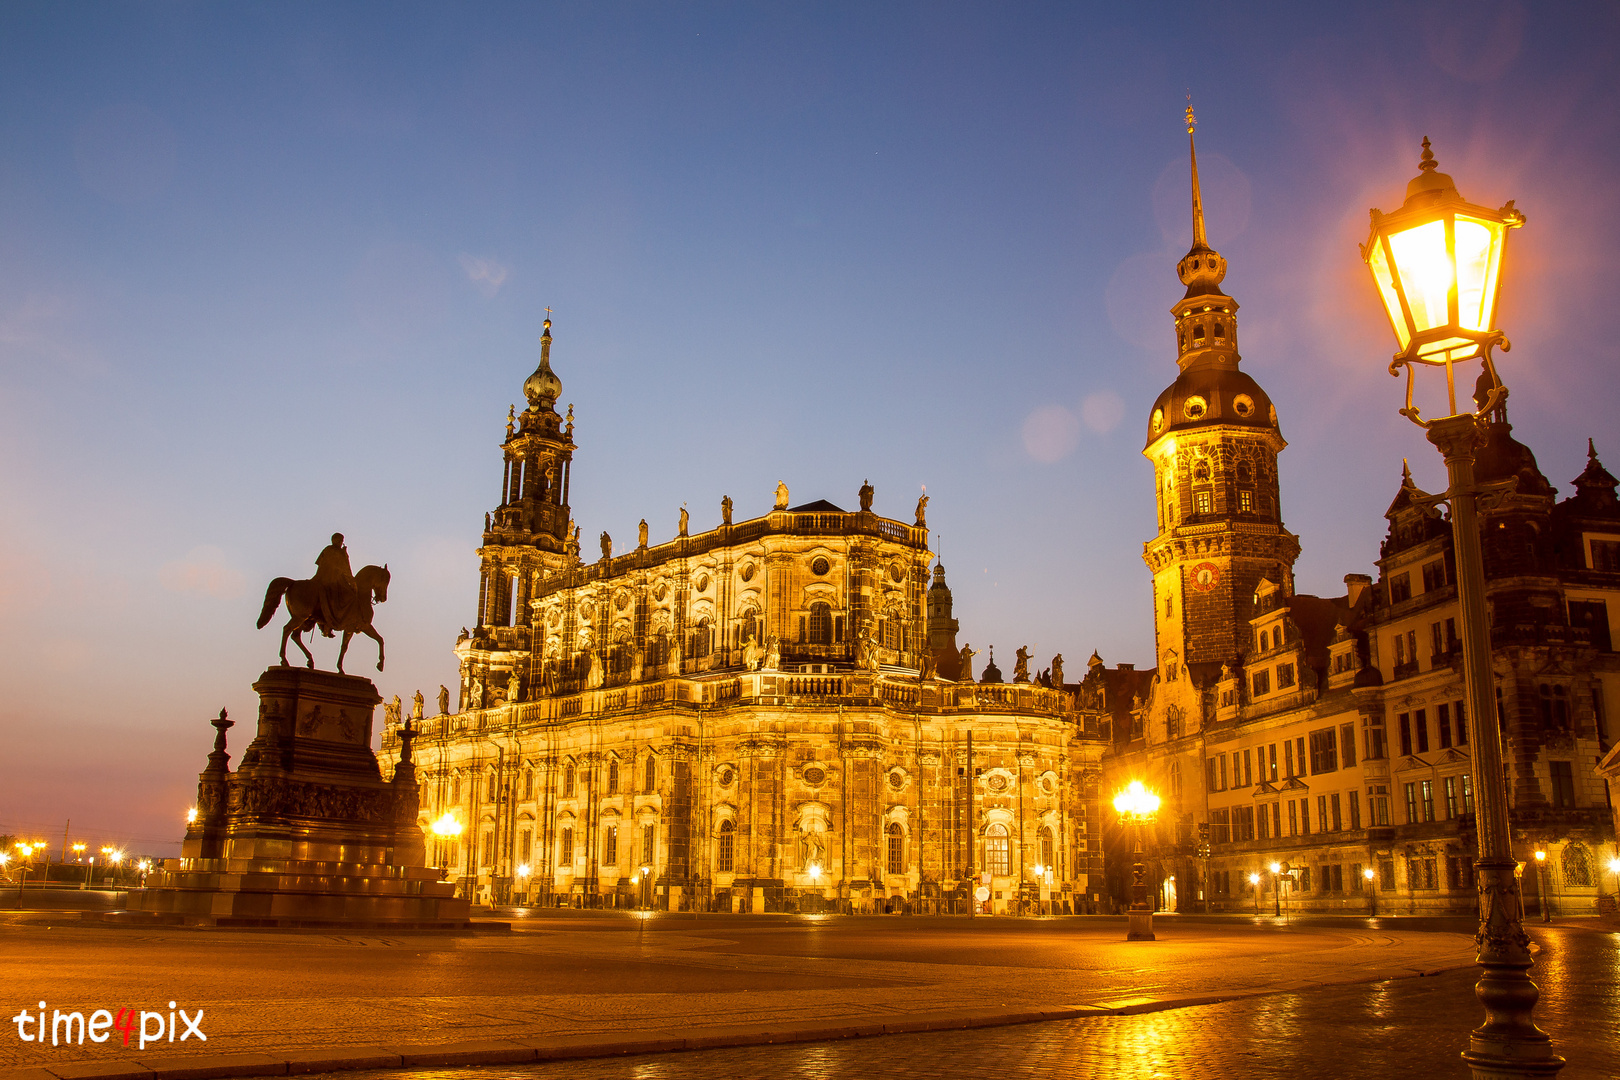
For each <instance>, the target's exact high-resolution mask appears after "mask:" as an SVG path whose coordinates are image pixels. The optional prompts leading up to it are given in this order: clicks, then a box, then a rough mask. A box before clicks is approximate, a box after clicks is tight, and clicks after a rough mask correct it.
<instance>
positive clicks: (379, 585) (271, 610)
mask: <svg viewBox="0 0 1620 1080" xmlns="http://www.w3.org/2000/svg"><path fill="white" fill-rule="evenodd" d="M388 578H389V574H388V567H387V566H362V567H361V568H360V572H359V573H357V574H355V575H354V602H353V603H352V604H350V605H349V610H348V611H347V612H345V613H344V614H343V615H342V616H341V617H340V618H338V620H337V621H338V623H339V625H337V626H327V625H326V624H325V623H320V624H319V625H320V627H321V629H322V630H327V631H332V630H341V631H343V647H342V648H341V649H339V650H338V662H337V669H338V674H340V675H341V674H343V657H344V654H346V653H347V652H348V651H349V639H350V638H352V637H354V635H355V634H364V635H366V636H367V637H368V638H371V639H372V640H373V641H375V642H376V643H377V670H378V671H381V670H382V669H383V639H382V635H380V634H378V633H377V631H376V630H375V629H374V628H373V627H372V625H371V607H372V602H373V601H375V602H376V603H379V604H380V603H382V602H384V601H385V600H387V599H388ZM283 596H285V597H286V598H287V615H288V619H287V625H286V626H283V627H282V628H281V666H282V667H290V666H291V665H290V664H288V663H287V639H288V638H289V637H290V638H292V640H293V644H295V645H297V646H298V648H299V649H301V650H302V651H303V653H304V657H305V658H306V660H307V661H308V663H307V664H306V665H305V666H306V667H311V668H312V667H314V666H315V657H314V656H313V655H312V654H311V653H310V651H309V648H308V647H307V646H306V645H305V644H304V639H303V634H304V632H305V631H307V630H313V629H315V627H316V624H317V623H318V622H319V613H320V607H319V603H318V599H317V595H316V585H315V582H314V581H312V580H310V579H308V578H305V579H303V580H294V579H293V578H284V577H278V578H276V579H275V580H274V581H272V582H271V583H270V588H268V589H266V590H265V593H264V609H263V610H262V611H260V612H259V629H261V630H263V629H264V628H265V626H267V625H268V624H269V622H270V617H271V616H272V615H274V614H275V613H276V607H277V605H279V604H280V603H281V599H282V597H283Z"/></svg>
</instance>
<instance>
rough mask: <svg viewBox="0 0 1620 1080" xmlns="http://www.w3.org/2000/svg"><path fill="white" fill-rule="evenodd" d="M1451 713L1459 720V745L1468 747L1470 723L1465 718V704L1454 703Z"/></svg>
mask: <svg viewBox="0 0 1620 1080" xmlns="http://www.w3.org/2000/svg"><path fill="white" fill-rule="evenodd" d="M1451 712H1452V714H1453V715H1454V716H1456V718H1457V745H1458V746H1467V745H1468V723H1467V721H1466V719H1465V718H1464V713H1463V703H1462V702H1460V701H1456V702H1452V706H1451Z"/></svg>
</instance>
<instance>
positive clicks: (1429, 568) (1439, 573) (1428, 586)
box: [1423, 559, 1447, 592]
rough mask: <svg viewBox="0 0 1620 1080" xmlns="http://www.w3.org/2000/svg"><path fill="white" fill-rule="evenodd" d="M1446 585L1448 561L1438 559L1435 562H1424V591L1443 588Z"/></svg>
mask: <svg viewBox="0 0 1620 1080" xmlns="http://www.w3.org/2000/svg"><path fill="white" fill-rule="evenodd" d="M1446 585H1447V581H1446V561H1445V560H1444V559H1436V560H1435V561H1434V562H1431V563H1424V564H1423V591H1424V592H1433V591H1434V590H1436V589H1443V588H1445V587H1446Z"/></svg>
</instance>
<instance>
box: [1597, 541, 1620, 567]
mask: <svg viewBox="0 0 1620 1080" xmlns="http://www.w3.org/2000/svg"><path fill="white" fill-rule="evenodd" d="M1592 569H1593V570H1599V571H1602V572H1603V573H1605V574H1612V573H1614V572H1616V571H1620V540H1597V539H1593V541H1592Z"/></svg>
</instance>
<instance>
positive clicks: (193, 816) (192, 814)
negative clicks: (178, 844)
mask: <svg viewBox="0 0 1620 1080" xmlns="http://www.w3.org/2000/svg"><path fill="white" fill-rule="evenodd" d="M186 824H187V825H195V824H197V808H196V807H195V806H193V807H192V808H191V809H190V810H187V811H186Z"/></svg>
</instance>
